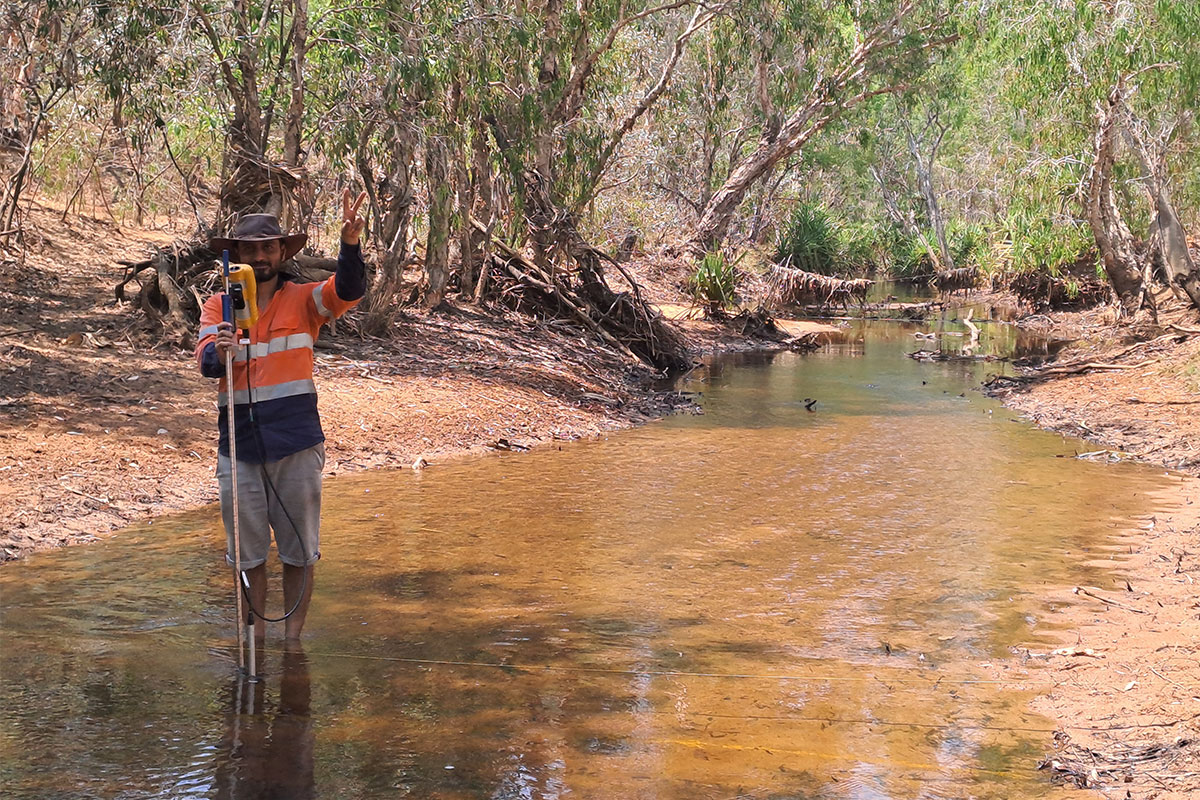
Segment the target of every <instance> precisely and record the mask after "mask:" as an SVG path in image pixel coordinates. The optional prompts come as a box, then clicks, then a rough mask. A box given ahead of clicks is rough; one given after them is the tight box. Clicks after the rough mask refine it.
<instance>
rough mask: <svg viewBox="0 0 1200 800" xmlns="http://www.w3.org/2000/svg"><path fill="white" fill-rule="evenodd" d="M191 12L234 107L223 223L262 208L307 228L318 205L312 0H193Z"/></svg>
mask: <svg viewBox="0 0 1200 800" xmlns="http://www.w3.org/2000/svg"><path fill="white" fill-rule="evenodd" d="M188 11H189V13H190V15H192V16H193V19H194V23H195V25H196V27H197V29H198V30H199V32H200V35H201V36H202V37H203V39H204V40H205V41H206V42H207V44H208V46H209V51H210V56H211V58H212V63H213V65H214V67H215V69H216V72H217V75H218V80H217V81H216V86H217V87H218V88H219V90H220V96H221V99H222V100H223V101H224V102H225V104H227V105H228V108H229V109H230V114H229V127H228V141H227V144H226V147H225V152H224V161H223V164H222V179H221V195H220V208H219V210H218V213H217V218H218V219H217V221H218V227H220V226H221V225H224V224H226V223H227V222H228V221H229V220H230V219H231V218H232V217H233V215H235V214H237V213H241V212H246V211H261V212H266V213H270V214H275V215H276V216H278V217H279V218H280V219H281V221H282V222H283V224H284V225H285V226H289V227H293V228H294V227H299V228H301V229H303V228H306V227H307V225H308V222H309V218H310V217H311V215H312V209H313V197H312V187H311V182H310V180H309V177H308V175H307V172H306V167H305V163H304V161H305V158H304V157H305V152H304V149H303V147H302V134H303V129H304V123H305V88H306V85H305V61H306V58H307V55H308V51H309V48H310V47H311V44H312V42H311V41H310V31H309V13H308V0H278V2H276V0H265V2H258V3H255V2H252V0H234V2H233V3H231V4H225V3H219V2H214V0H190V3H189V6H188ZM277 129H278V130H277Z"/></svg>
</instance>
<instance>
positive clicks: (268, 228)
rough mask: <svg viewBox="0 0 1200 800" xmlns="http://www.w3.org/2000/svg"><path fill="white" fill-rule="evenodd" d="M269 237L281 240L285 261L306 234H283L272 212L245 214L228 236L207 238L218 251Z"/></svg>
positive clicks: (231, 249) (269, 238) (306, 238)
mask: <svg viewBox="0 0 1200 800" xmlns="http://www.w3.org/2000/svg"><path fill="white" fill-rule="evenodd" d="M271 239H278V240H280V241H281V242H283V260H284V261H287V260H288V259H289V258H291V257H292V256H294V255H296V253H299V252H300V248H302V247H304V243H305V242H307V241H308V236H307V234H303V233H292V234H285V233H284V232H283V229H282V228H280V227H279V220H278V219H276V217H275V215H274V214H246V215H245V216H243V217H242V218H241V219H239V220H238V222H237V225H235V226H234V228H233V233H231V234H229V236H228V237H214V238H212V239H209V240H208V246H209V247H211V248H212V249H213V250H216V251H217V252H218V253H219V252H221V251H222V250H229V251H233V250H235V249H236V248H237V243H238V242H265V241H269V240H271Z"/></svg>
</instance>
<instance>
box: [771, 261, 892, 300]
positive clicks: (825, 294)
mask: <svg viewBox="0 0 1200 800" xmlns="http://www.w3.org/2000/svg"><path fill="white" fill-rule="evenodd" d="M873 284H874V281H871V280H868V279H866V278H850V279H842V278H832V277H829V276H828V275H820V274H818V273H816V272H805V271H804V270H802V269H795V268H794V267H789V266H785V265H783V264H776V265H775V266H773V267H771V269H770V271H769V272H768V273H767V294H766V305H768V306H771V307H775V308H783V307H786V306H807V305H819V306H822V307H829V306H841V307H842V308H846V307H848V306H849V305H850V304H851V303H852V302H853V303H856V304H857V305H860V306H861V305H863V304H864V303H866V301H867V292H868V291H870V289H871V286H872V285H873Z"/></svg>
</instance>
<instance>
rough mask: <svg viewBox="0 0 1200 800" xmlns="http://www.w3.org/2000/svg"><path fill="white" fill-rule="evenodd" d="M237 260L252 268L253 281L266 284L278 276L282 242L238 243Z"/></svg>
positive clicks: (272, 240)
mask: <svg viewBox="0 0 1200 800" xmlns="http://www.w3.org/2000/svg"><path fill="white" fill-rule="evenodd" d="M237 257H238V260H239V261H241V262H242V263H243V264H249V265H250V266H252V267H254V279H255V280H256V281H258V282H259V283H266V282H268V281H270V280H272V279H273V278H274V277H275V276H276V275H278V274H279V267H280V266H281V265H282V264H283V242H281V241H279V240H278V239H267V240H265V241H260V242H238V246H237Z"/></svg>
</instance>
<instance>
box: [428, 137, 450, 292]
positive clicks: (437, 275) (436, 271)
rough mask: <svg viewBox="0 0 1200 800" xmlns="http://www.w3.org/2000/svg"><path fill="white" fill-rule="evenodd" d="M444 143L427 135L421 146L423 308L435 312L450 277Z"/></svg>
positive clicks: (446, 158)
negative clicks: (425, 203) (425, 221)
mask: <svg viewBox="0 0 1200 800" xmlns="http://www.w3.org/2000/svg"><path fill="white" fill-rule="evenodd" d="M449 162H450V158H449V154H448V153H447V148H446V142H445V140H444V139H442V138H441V137H439V136H436V135H431V136H430V137H429V140H428V141H427V142H426V143H425V178H426V181H427V185H428V186H429V237H428V239H427V240H426V244H425V275H426V278H427V280H428V285H427V286H426V287H425V305H426V306H428V307H429V308H437V307H438V306H440V305H441V304H442V302H443V301H444V300H445V299H446V282H447V281H448V280H449V277H450V235H451V234H450V229H451V216H452V215H453V213H454V192H453V191H452V189H451V186H450V163H449Z"/></svg>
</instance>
